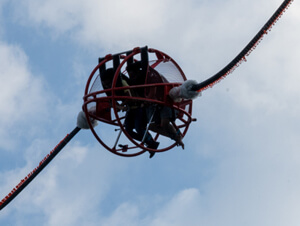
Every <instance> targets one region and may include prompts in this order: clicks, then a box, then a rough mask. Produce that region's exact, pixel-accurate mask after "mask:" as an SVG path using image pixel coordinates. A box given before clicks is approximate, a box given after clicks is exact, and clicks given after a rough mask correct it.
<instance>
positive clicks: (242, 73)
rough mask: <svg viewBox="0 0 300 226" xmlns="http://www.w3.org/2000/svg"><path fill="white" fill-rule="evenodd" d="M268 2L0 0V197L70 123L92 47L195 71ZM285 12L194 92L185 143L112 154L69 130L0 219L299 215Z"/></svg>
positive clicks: (273, 221) (226, 53)
mask: <svg viewBox="0 0 300 226" xmlns="http://www.w3.org/2000/svg"><path fill="white" fill-rule="evenodd" d="M280 4H281V1H280V0H273V1H270V0H252V1H249V0H243V1H240V0H226V1H218V0H210V1H201V2H198V1H194V0H188V1H186V0H185V1H176V3H175V2H174V1H171V0H151V1H148V0H143V1H138V0H126V1H125V0H113V1H102V0H100V1H96V0H86V1H84V2H83V1H82V2H81V1H72V0H61V1H59V2H58V1H54V0H44V1H38V0H24V1H22V2H19V1H15V0H12V1H8V0H0V78H1V79H0V81H1V91H0V199H2V198H3V197H5V195H6V194H7V193H9V191H10V190H11V189H12V188H13V187H14V186H16V185H17V184H18V183H19V181H20V180H21V179H22V178H24V176H25V175H27V174H28V173H29V172H30V171H31V170H32V169H34V168H35V167H36V166H37V165H38V164H39V162H40V160H41V159H42V158H43V157H44V156H45V155H47V154H48V153H49V152H50V151H51V149H52V148H54V147H55V145H56V144H57V143H58V142H59V141H60V140H61V139H62V138H63V137H64V136H65V135H66V134H67V133H69V132H70V131H71V130H72V129H73V128H74V127H75V126H76V117H77V114H78V112H79V111H80V109H81V106H82V96H83V93H84V88H85V83H86V80H87V78H88V76H89V74H90V72H91V71H92V69H93V68H94V66H96V64H97V60H98V57H100V56H105V55H106V54H108V53H116V52H120V51H123V50H128V49H131V48H133V47H136V46H145V45H148V46H149V47H153V48H156V49H160V50H162V51H164V52H166V53H167V54H169V55H170V56H172V57H173V58H174V59H175V60H176V61H177V62H178V63H179V64H180V66H181V67H182V69H183V70H184V72H185V73H186V76H187V77H188V78H190V79H195V80H197V81H202V80H204V79H206V78H208V77H209V76H211V75H213V74H214V73H216V72H218V71H219V70H220V69H222V68H223V67H224V66H225V65H226V64H227V63H228V62H229V61H230V60H231V59H232V58H233V57H234V56H236V55H237V53H238V52H239V51H240V50H241V49H242V48H243V47H244V46H245V45H246V44H247V43H248V42H249V41H250V39H251V38H252V37H253V36H254V35H255V34H256V32H257V31H258V30H259V29H260V28H261V27H262V26H263V24H264V23H265V22H266V21H267V19H268V18H269V17H270V16H271V15H272V13H273V12H274V11H275V10H276V9H277V7H278V6H279V5H280ZM299 11H300V4H299V2H297V1H295V2H293V4H292V5H291V7H290V8H289V10H288V11H287V12H286V13H285V14H284V15H283V17H282V18H281V19H280V21H279V22H278V23H277V24H276V26H275V27H274V28H273V29H272V32H270V33H269V34H268V35H267V36H265V37H264V39H263V41H262V43H261V44H260V45H259V46H258V47H257V48H256V50H255V51H254V52H253V53H252V54H251V55H250V56H249V57H248V58H247V63H243V64H242V65H241V66H240V67H239V68H237V69H236V70H235V71H234V73H233V74H231V75H230V76H228V77H227V78H226V79H224V80H222V81H221V82H220V83H219V84H217V85H215V86H214V87H213V88H212V89H208V90H206V91H205V92H204V93H203V94H202V96H201V97H200V98H198V99H197V100H195V103H194V114H193V116H194V117H196V118H197V119H198V120H197V122H196V123H193V124H192V125H191V128H190V131H189V133H188V134H187V136H186V137H185V138H184V140H183V141H184V143H185V150H181V148H175V149H173V150H171V151H168V152H165V153H161V154H157V155H156V156H155V157H154V158H153V159H151V160H149V158H148V155H147V154H145V155H141V156H138V157H135V158H122V157H119V156H115V155H113V154H111V153H109V152H107V151H105V150H104V148H103V147H102V146H101V145H100V144H99V143H98V142H97V141H96V139H95V138H94V137H93V135H92V133H91V132H90V131H80V132H79V134H78V135H76V137H75V138H74V139H73V140H72V141H71V142H70V143H69V144H68V145H67V147H66V148H65V149H64V150H63V151H62V152H61V153H60V154H59V155H58V156H57V157H56V158H55V159H54V160H53V162H52V163H51V164H50V165H49V166H47V168H45V170H44V171H43V172H42V173H41V174H40V175H39V176H38V177H37V178H36V179H35V180H34V181H33V182H32V183H31V184H30V185H29V186H28V187H27V188H26V189H25V190H24V191H23V192H22V193H21V194H20V195H19V196H18V197H17V198H16V199H15V200H13V201H12V202H11V203H10V204H9V205H8V206H7V207H6V208H5V209H3V210H2V211H1V213H0V224H1V225H13V226H15V225H18V226H19V225H20V226H21V225H45V226H54V225H55V226H57V225H64V226H67V225H72V226H73V225H91V226H93V225H109V226H111V225H151V226H160V225H163V226H165V225H166V226H168V225H172V226H173V225H180V226H181V225H197V226H198V225H205V226H210V225H211V226H213V225H224V226H226V225H228V226H229V225H230V226H232V225H246V226H247V225H249V226H250V225H251V226H252V225H264V226H266V225H272V226H281V225H290V226H293V225H295V226H296V225H299V223H300V220H299V217H298V211H297V210H298V206H299V202H300V193H299V191H300V174H299V172H300V160H299V159H300V153H299V146H300V141H299V135H300V134H299V133H300V132H299V125H300V119H299V114H300V104H299V95H300V91H299V90H300V89H299V83H300V77H299V74H300V73H299V72H300V70H299V65H298V64H299V63H298V59H299V58H300V56H299V54H300V53H299V49H300V44H299V38H300V31H299V21H300V13H299Z"/></svg>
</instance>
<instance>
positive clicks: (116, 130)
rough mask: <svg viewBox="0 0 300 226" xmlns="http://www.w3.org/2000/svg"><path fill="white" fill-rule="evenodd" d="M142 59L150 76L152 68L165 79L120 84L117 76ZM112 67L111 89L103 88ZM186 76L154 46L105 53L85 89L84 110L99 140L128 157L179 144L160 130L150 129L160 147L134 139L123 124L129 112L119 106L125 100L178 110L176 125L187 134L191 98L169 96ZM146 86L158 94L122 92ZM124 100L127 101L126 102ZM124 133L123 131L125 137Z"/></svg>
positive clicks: (144, 67) (190, 112)
mask: <svg viewBox="0 0 300 226" xmlns="http://www.w3.org/2000/svg"><path fill="white" fill-rule="evenodd" d="M134 62H140V64H141V67H142V70H143V71H144V73H146V75H147V76H148V75H149V73H150V71H154V70H155V71H157V72H158V73H159V74H161V75H163V76H164V77H165V78H166V79H165V80H164V81H163V82H162V81H160V82H158V83H153V82H152V83H150V82H149V81H147V80H146V81H145V84H142V85H134V86H122V87H120V86H117V83H118V79H119V78H120V76H121V74H122V76H126V75H128V72H127V71H126V66H128V65H129V64H131V63H134ZM108 67H110V68H113V70H114V76H113V80H112V85H111V88H108V89H107V88H106V89H105V88H103V84H102V82H101V74H103V72H104V71H105V70H106V69H107V68H108ZM185 80H186V77H185V75H184V73H183V71H182V70H181V68H180V67H179V65H178V64H177V63H176V62H175V61H174V60H173V59H172V58H171V57H169V56H168V55H167V54H165V53H163V52H161V51H159V50H156V49H152V48H148V47H147V46H146V47H143V48H139V47H138V48H134V49H133V50H130V51H126V52H122V53H118V54H114V55H111V54H109V55H106V56H105V57H104V58H99V64H98V65H97V66H96V67H95V68H94V70H93V71H92V73H91V75H90V77H89V79H88V81H87V84H86V89H85V95H84V98H83V99H84V104H83V111H84V112H85V114H86V117H87V121H88V123H89V125H90V128H91V131H92V133H93V134H94V136H95V137H96V139H97V140H98V141H99V142H100V143H101V144H102V145H103V146H104V147H105V148H106V149H107V150H109V151H110V152H112V153H114V154H116V155H120V156H125V157H131V156H137V155H140V154H142V153H144V152H145V151H155V152H163V151H167V150H170V149H172V148H173V147H175V146H176V142H175V141H173V140H171V139H170V138H168V139H165V138H164V136H162V135H161V134H159V133H157V132H153V131H149V132H150V133H151V135H152V136H153V138H154V139H155V140H156V141H159V142H160V146H159V148H158V149H157V150H154V149H151V148H149V147H146V146H145V145H144V143H143V142H140V141H137V140H134V139H133V138H132V137H131V136H130V135H129V134H128V132H127V131H126V129H125V127H124V120H125V117H126V112H125V111H121V110H120V109H119V107H118V106H120V105H122V104H123V106H124V105H125V107H126V102H130V101H136V102H139V103H142V104H143V105H144V106H145V107H146V106H156V107H157V106H159V107H161V106H167V107H169V108H171V109H173V110H174V111H176V112H177V113H178V114H177V117H176V120H175V121H174V122H173V126H174V127H175V128H176V129H178V131H180V133H181V134H182V136H183V137H184V136H185V134H186V133H187V131H188V128H189V125H190V123H191V122H192V121H193V119H192V101H191V100H183V101H181V102H180V103H174V102H173V101H172V100H171V99H170V97H169V96H168V93H169V90H170V89H172V88H173V87H176V86H180V85H181V84H182V83H183V82H184V81H185ZM136 89H143V90H144V92H147V91H149V90H150V89H152V90H155V95H152V96H151V98H150V97H148V96H147V95H145V96H144V97H136V96H135V97H134V96H128V95H124V94H123V93H124V92H123V91H125V90H127V91H128V90H130V91H134V90H136ZM124 103H125V104H124ZM91 120H97V121H98V122H99V126H97V127H95V128H93V127H92V123H91ZM122 134H124V135H125V136H124V135H123V136H122Z"/></svg>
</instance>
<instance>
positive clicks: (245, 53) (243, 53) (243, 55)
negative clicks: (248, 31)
mask: <svg viewBox="0 0 300 226" xmlns="http://www.w3.org/2000/svg"><path fill="white" fill-rule="evenodd" d="M292 2H293V0H285V1H284V2H283V3H282V4H281V5H280V7H279V8H278V9H277V10H276V12H275V13H274V14H273V15H272V17H271V18H270V19H269V20H268V22H267V23H266V24H265V25H264V26H263V27H262V28H261V30H260V31H259V32H258V33H257V34H256V35H255V36H254V38H253V39H252V40H251V41H250V42H249V43H248V45H247V46H246V47H245V48H244V49H243V50H242V51H241V52H240V53H239V54H238V55H237V56H236V57H235V58H234V59H233V60H232V61H231V62H230V63H229V64H228V65H227V66H225V67H224V68H223V69H222V70H221V71H219V72H218V73H217V74H215V75H214V76H212V77H210V78H208V79H207V80H205V81H203V82H201V83H199V84H197V85H194V86H193V87H192V90H193V91H198V92H202V91H204V90H206V89H208V88H211V87H212V86H214V85H215V84H216V83H218V82H219V81H220V80H221V79H223V78H225V77H226V76H227V75H228V74H230V73H232V72H233V71H234V70H235V69H236V68H237V67H238V66H239V65H240V64H241V63H242V62H243V61H246V56H249V55H250V53H251V52H252V51H253V50H254V49H255V48H256V46H257V45H258V44H259V43H260V41H261V40H262V38H263V36H264V35H266V34H267V33H268V32H269V31H270V30H271V29H272V27H273V26H274V24H275V23H276V22H277V21H278V20H279V19H280V17H281V15H282V14H283V13H284V12H285V10H286V9H287V8H288V7H289V6H290V4H291V3H292Z"/></svg>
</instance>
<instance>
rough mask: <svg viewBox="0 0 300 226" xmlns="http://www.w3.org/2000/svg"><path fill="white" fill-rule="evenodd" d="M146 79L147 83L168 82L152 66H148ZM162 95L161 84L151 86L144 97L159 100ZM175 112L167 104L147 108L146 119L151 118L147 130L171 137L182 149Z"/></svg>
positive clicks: (182, 144) (162, 88)
mask: <svg viewBox="0 0 300 226" xmlns="http://www.w3.org/2000/svg"><path fill="white" fill-rule="evenodd" d="M146 80H147V84H154V83H168V81H167V79H166V78H165V77H164V76H163V75H161V74H160V73H159V72H158V71H156V70H155V69H153V68H152V67H149V71H148V74H147V79H146ZM163 96H164V87H163V86H153V87H149V88H148V89H147V90H146V97H147V98H149V99H157V100H160V98H162V97H163ZM177 114H178V112H177V111H176V110H174V109H173V108H171V107H168V106H163V105H158V106H154V105H152V106H150V107H148V108H147V117H148V120H151V119H152V120H151V122H150V125H149V130H151V131H154V132H156V133H158V134H161V135H163V136H166V137H169V138H171V139H172V140H174V141H176V144H177V146H181V147H182V149H184V143H183V142H182V135H181V133H180V130H179V129H176V127H175V126H174V122H175V120H176V117H177ZM152 115H153V117H152Z"/></svg>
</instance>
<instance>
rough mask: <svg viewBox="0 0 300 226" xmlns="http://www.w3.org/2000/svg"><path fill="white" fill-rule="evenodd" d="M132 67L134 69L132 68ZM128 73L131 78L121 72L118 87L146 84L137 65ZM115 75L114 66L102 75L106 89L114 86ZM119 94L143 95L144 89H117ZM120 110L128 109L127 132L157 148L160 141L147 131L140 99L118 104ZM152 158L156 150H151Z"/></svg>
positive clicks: (150, 146) (108, 94)
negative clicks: (139, 73)
mask: <svg viewBox="0 0 300 226" xmlns="http://www.w3.org/2000/svg"><path fill="white" fill-rule="evenodd" d="M131 68H132V69H131ZM129 71H130V72H128V74H129V76H130V75H131V77H130V78H128V77H126V76H125V75H124V74H122V73H121V74H120V79H118V80H117V83H116V87H127V86H128V87H130V85H138V84H144V83H142V82H143V81H145V80H143V79H141V76H142V75H138V71H137V70H136V65H133V66H129ZM113 77H114V70H113V68H109V69H106V70H105V71H104V73H103V74H102V75H101V83H102V86H103V88H104V89H110V88H111V87H112V81H113ZM116 94H117V95H120V96H133V97H134V96H136V97H138V96H141V95H142V89H141V88H138V89H134V90H131V89H125V90H119V91H116ZM106 95H107V96H111V92H110V91H107V92H106ZM117 108H118V110H126V111H127V112H126V116H125V123H124V125H125V130H126V131H127V133H128V134H129V135H130V136H131V137H132V138H133V139H135V140H138V141H141V142H142V141H143V142H144V143H145V144H146V145H147V147H149V148H151V149H157V147H158V145H159V142H156V141H155V140H154V139H153V138H152V136H151V134H150V133H149V132H146V126H147V121H146V113H145V109H144V107H143V104H142V103H141V102H140V101H139V102H138V101H125V102H123V103H122V104H118V105H117ZM134 130H135V131H134ZM149 153H150V156H149V157H150V158H152V157H153V156H154V154H155V152H154V151H149Z"/></svg>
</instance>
